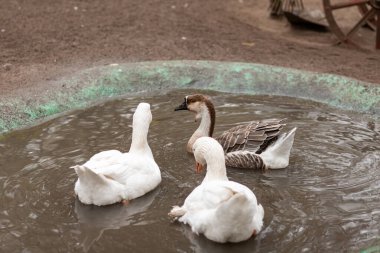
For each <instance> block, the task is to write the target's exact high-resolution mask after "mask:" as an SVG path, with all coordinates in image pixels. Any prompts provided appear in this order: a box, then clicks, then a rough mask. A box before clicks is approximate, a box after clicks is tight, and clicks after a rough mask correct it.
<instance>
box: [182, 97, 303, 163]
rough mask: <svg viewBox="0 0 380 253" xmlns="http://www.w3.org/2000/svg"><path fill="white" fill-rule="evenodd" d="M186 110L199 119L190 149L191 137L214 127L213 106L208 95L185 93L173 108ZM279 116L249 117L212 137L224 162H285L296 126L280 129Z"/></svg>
mask: <svg viewBox="0 0 380 253" xmlns="http://www.w3.org/2000/svg"><path fill="white" fill-rule="evenodd" d="M179 110H188V111H191V112H193V113H195V121H198V120H200V124H199V127H198V128H197V129H196V130H195V132H194V133H193V135H192V136H191V138H190V139H189V141H188V143H187V148H186V149H187V151H188V152H189V153H192V147H193V145H194V143H195V141H196V140H197V139H198V138H200V137H203V136H209V137H212V135H213V132H214V127H215V108H214V105H213V103H212V101H211V99H210V98H208V97H207V96H204V95H201V94H195V95H189V96H186V97H185V99H184V102H183V103H182V104H181V105H179V106H178V107H176V108H175V111H179ZM282 122H283V120H282V119H281V120H278V119H268V120H263V121H251V122H249V123H245V124H242V125H238V126H235V127H233V128H231V129H229V130H227V131H225V132H223V133H222V134H221V135H220V136H219V137H217V138H215V139H216V140H217V141H218V142H219V143H220V144H221V145H222V147H223V150H224V152H225V159H226V165H227V166H228V167H235V168H250V169H261V170H265V169H268V168H269V169H280V168H285V167H287V166H288V165H289V156H290V150H291V148H292V146H293V141H294V135H295V132H296V129H297V128H293V129H292V130H291V131H290V132H289V133H281V130H282V128H283V127H284V126H285V124H284V123H282Z"/></svg>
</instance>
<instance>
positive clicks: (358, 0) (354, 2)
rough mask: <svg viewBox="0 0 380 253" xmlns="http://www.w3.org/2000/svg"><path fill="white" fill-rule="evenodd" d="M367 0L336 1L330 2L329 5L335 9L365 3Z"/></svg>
mask: <svg viewBox="0 0 380 253" xmlns="http://www.w3.org/2000/svg"><path fill="white" fill-rule="evenodd" d="M368 2H369V0H351V1H349V2H346V3H337V4H332V5H331V6H330V8H331V10H337V9H342V8H348V7H352V6H356V5H361V4H366V3H368Z"/></svg>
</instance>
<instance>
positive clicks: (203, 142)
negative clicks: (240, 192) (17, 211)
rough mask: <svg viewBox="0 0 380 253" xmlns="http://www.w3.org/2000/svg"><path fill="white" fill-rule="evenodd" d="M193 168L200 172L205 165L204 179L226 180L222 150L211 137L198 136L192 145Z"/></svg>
mask: <svg viewBox="0 0 380 253" xmlns="http://www.w3.org/2000/svg"><path fill="white" fill-rule="evenodd" d="M193 153H194V158H195V169H196V172H197V173H200V172H201V171H202V170H203V168H204V167H205V166H206V165H207V173H206V177H205V180H206V181H207V180H215V179H217V180H228V179H227V175H226V165H225V160H224V150H223V148H222V146H221V145H220V144H219V142H218V141H216V140H215V139H213V138H211V137H201V138H198V139H197V140H196V141H195V143H194V145H193Z"/></svg>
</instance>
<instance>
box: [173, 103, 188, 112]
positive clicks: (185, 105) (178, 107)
mask: <svg viewBox="0 0 380 253" xmlns="http://www.w3.org/2000/svg"><path fill="white" fill-rule="evenodd" d="M180 110H189V109H188V108H187V103H186V101H185V102H183V103H182V104H180V105H179V106H177V107H176V108H175V109H174V111H180Z"/></svg>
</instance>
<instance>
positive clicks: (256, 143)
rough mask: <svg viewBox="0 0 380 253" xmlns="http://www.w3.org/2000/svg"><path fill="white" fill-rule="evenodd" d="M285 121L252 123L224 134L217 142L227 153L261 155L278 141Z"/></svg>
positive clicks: (272, 120)
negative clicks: (237, 152) (244, 152)
mask: <svg viewBox="0 0 380 253" xmlns="http://www.w3.org/2000/svg"><path fill="white" fill-rule="evenodd" d="M284 120H285V119H268V120H263V121H251V122H249V123H247V124H243V125H238V126H235V127H233V128H231V129H229V130H227V131H225V132H223V133H222V134H221V135H220V136H219V137H217V138H216V140H217V141H218V142H219V143H220V144H221V145H222V147H223V149H224V151H225V152H226V153H229V152H234V151H238V150H249V151H251V152H254V153H257V154H260V153H261V152H263V151H264V150H265V149H266V148H267V147H268V146H269V145H270V144H271V143H272V142H273V141H275V140H276V139H277V136H278V135H279V133H280V131H281V129H282V128H283V127H284V126H285V124H283V123H282V122H283V121H284Z"/></svg>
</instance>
